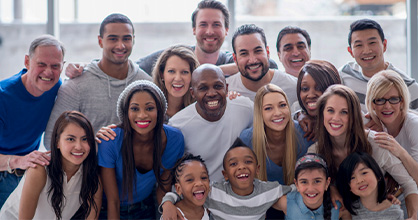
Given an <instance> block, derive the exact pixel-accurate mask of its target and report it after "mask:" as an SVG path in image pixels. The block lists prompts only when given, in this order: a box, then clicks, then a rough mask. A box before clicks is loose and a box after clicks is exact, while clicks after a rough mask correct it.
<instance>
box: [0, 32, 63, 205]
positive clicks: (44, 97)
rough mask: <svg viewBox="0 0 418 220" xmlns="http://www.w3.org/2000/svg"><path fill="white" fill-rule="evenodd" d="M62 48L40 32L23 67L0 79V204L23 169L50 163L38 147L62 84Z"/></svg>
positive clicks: (45, 154) (20, 176) (17, 182)
mask: <svg viewBox="0 0 418 220" xmlns="http://www.w3.org/2000/svg"><path fill="white" fill-rule="evenodd" d="M64 51H65V50H64V46H63V45H62V43H61V42H59V41H58V40H57V39H56V38H55V37H53V36H50V35H43V36H40V37H38V38H36V39H35V40H34V41H32V43H31V45H30V47H29V54H28V55H26V56H25V68H24V69H23V70H22V71H20V72H19V73H17V74H16V75H14V76H12V77H10V78H7V79H5V80H2V81H0V208H1V207H2V206H3V204H4V202H5V201H6V199H7V198H8V197H9V195H10V194H11V193H12V192H13V190H14V189H15V188H16V187H17V185H18V184H19V181H20V179H21V178H22V176H23V174H24V172H25V170H26V169H28V168H29V167H36V166H46V165H48V164H49V160H50V156H49V155H48V154H47V153H45V152H39V151H38V149H39V145H40V142H41V138H42V133H43V132H44V130H45V127H46V125H47V122H48V118H49V115H50V113H51V110H52V107H53V106H54V101H55V98H56V96H57V92H58V89H59V87H60V85H61V80H60V74H61V71H62V68H63V66H64Z"/></svg>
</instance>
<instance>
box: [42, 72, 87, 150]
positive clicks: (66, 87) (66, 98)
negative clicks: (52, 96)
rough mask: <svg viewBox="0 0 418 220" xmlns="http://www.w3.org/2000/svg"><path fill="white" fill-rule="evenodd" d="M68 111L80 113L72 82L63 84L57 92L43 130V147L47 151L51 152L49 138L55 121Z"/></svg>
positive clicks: (76, 89) (78, 97)
mask: <svg viewBox="0 0 418 220" xmlns="http://www.w3.org/2000/svg"><path fill="white" fill-rule="evenodd" d="M69 110H76V111H80V95H79V91H78V88H77V85H76V84H75V83H74V81H72V80H69V81H67V82H66V83H64V84H63V85H62V86H61V87H60V89H59V90H58V95H57V99H56V100H55V104H54V108H53V109H52V112H51V115H50V116H49V120H48V124H47V126H46V129H45V136H44V145H45V148H46V149H47V150H51V136H52V132H53V129H54V125H55V121H56V120H57V119H58V117H59V116H60V115H61V114H62V113H63V112H64V111H69Z"/></svg>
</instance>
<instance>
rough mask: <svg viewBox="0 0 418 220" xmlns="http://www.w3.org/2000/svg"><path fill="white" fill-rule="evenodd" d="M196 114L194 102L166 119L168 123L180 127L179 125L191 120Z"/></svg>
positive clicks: (181, 125)
mask: <svg viewBox="0 0 418 220" xmlns="http://www.w3.org/2000/svg"><path fill="white" fill-rule="evenodd" d="M197 114H198V113H197V110H196V102H195V103H192V104H190V105H189V106H187V107H185V108H184V109H182V110H181V111H179V112H177V113H176V114H175V115H173V117H171V118H170V120H169V121H168V125H169V126H173V127H176V128H180V129H181V127H183V126H185V125H187V124H189V123H190V122H191V121H193V120H194V118H195V116H196V115H197Z"/></svg>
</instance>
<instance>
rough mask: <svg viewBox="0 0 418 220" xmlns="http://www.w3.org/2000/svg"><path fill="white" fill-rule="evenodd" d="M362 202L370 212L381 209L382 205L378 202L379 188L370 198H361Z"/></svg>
mask: <svg viewBox="0 0 418 220" xmlns="http://www.w3.org/2000/svg"><path fill="white" fill-rule="evenodd" d="M360 201H361V204H363V206H364V207H365V208H367V209H368V210H371V211H373V210H378V209H379V206H378V205H379V204H380V203H378V202H377V188H376V189H375V190H374V192H373V193H372V194H370V195H369V196H367V197H360Z"/></svg>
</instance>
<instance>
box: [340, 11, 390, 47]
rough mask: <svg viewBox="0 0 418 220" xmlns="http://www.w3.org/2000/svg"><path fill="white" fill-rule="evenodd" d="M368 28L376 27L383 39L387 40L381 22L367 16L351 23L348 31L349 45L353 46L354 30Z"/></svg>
mask: <svg viewBox="0 0 418 220" xmlns="http://www.w3.org/2000/svg"><path fill="white" fill-rule="evenodd" d="M367 29H376V30H377V32H378V33H379V36H380V38H381V39H382V42H383V41H384V40H385V34H384V33H383V29H382V27H381V26H380V24H379V23H377V22H376V21H373V20H371V19H367V18H365V19H360V20H357V21H355V22H353V23H351V25H350V33H348V45H349V46H350V47H351V36H352V35H353V32H355V31H362V30H367Z"/></svg>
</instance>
